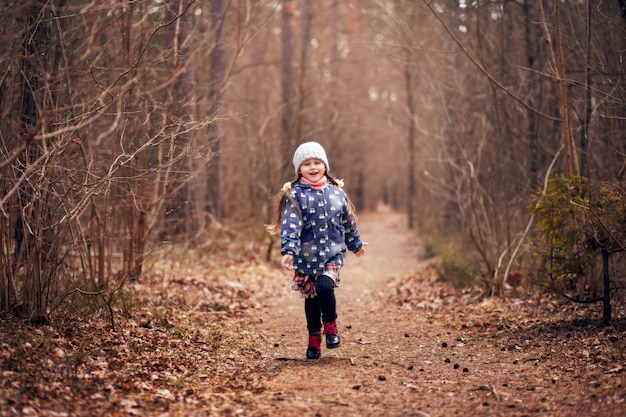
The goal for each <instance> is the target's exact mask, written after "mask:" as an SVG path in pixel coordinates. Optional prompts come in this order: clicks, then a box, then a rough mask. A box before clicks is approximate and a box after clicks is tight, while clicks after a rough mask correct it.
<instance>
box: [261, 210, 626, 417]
mask: <svg viewBox="0 0 626 417" xmlns="http://www.w3.org/2000/svg"><path fill="white" fill-rule="evenodd" d="M405 221H406V219H405V217H404V216H402V215H399V214H397V213H392V212H390V211H385V210H383V211H380V212H378V213H373V214H367V215H363V216H362V217H361V218H360V221H359V225H360V231H361V234H362V236H363V238H364V240H366V241H368V242H369V246H368V248H367V250H368V252H367V255H366V256H365V257H364V258H356V257H354V256H352V255H349V256H348V257H347V262H346V266H345V268H344V269H343V271H342V285H341V287H340V288H339V289H338V290H337V291H336V295H337V301H338V315H339V318H338V328H339V330H340V334H341V336H342V347H341V348H339V349H335V350H330V351H329V350H326V349H325V348H324V347H323V349H322V358H321V359H320V360H318V361H307V360H305V359H304V353H305V349H306V338H307V334H306V326H305V319H304V312H303V303H302V300H301V299H299V298H298V296H297V294H296V293H294V292H291V291H289V290H287V287H288V283H289V276H288V275H287V274H284V275H281V273H277V276H276V290H277V296H276V298H275V302H274V304H273V305H268V306H266V307H264V308H263V310H262V314H263V319H262V323H261V324H259V325H258V328H256V329H255V330H256V331H258V332H259V333H260V334H262V337H261V338H262V340H263V342H262V343H263V346H262V348H261V349H260V350H262V351H263V361H264V362H265V363H264V366H263V368H264V370H265V371H267V374H268V375H267V376H268V377H269V382H268V384H267V385H266V386H265V390H264V392H263V393H261V394H258V395H256V396H255V397H254V403H255V408H256V409H257V412H258V414H256V413H255V414H254V415H267V416H301V417H303V416H315V417H318V416H319V417H326V416H420V417H427V416H432V417H435V416H450V415H467V416H474V415H488V416H500V415H502V416H528V415H541V416H575V415H585V416H609V415H613V416H623V415H626V407H625V406H624V402H623V401H624V392H623V388H622V385H621V379H620V380H619V381H617V382H616V380H614V379H611V380H610V381H609V382H607V384H609V385H610V384H612V385H611V386H612V387H614V388H615V389H616V390H617V392H616V394H615V395H614V397H611V396H608V397H607V395H606V393H605V395H603V397H602V400H601V401H600V400H599V398H598V397H597V396H596V395H595V394H594V393H593V389H592V390H589V392H588V395H585V394H586V393H585V390H587V389H589V384H593V383H594V381H593V379H594V378H595V374H593V367H591V370H589V371H588V372H587V371H584V370H583V371H581V370H576V369H567V368H566V367H565V366H559V362H558V360H557V359H555V360H554V361H552V360H551V359H550V357H549V355H550V352H552V353H553V354H555V352H556V351H555V350H554V349H552V347H550V346H542V345H541V342H533V341H532V337H530V336H528V337H526V336H522V335H520V336H519V338H518V339H519V340H518V339H515V340H518V341H519V345H518V344H517V342H515V341H514V340H513V339H510V338H507V339H506V340H504V339H503V340H499V339H498V336H497V335H498V334H499V333H502V332H501V331H498V329H497V326H498V324H499V323H497V321H498V315H497V314H496V315H495V316H493V318H495V321H496V323H494V326H493V333H491V335H492V336H490V337H489V338H487V337H485V333H482V334H481V333H480V332H479V333H476V332H474V331H473V330H472V329H471V328H469V327H468V326H466V324H465V323H470V326H471V318H470V317H464V314H463V313H462V312H461V313H459V310H458V309H454V308H448V309H447V308H446V306H445V303H440V302H439V301H441V300H432V297H430V298H431V299H430V300H429V302H428V303H430V304H429V306H427V307H425V308H419V309H416V308H412V309H409V308H405V307H400V306H398V305H394V304H393V303H391V302H390V301H389V288H388V287H389V282H390V280H395V281H397V280H398V279H401V278H402V277H403V276H405V275H406V274H410V273H413V274H415V272H416V271H419V270H420V269H423V265H424V264H423V262H422V261H420V257H419V253H418V252H419V247H418V246H417V244H415V243H411V242H410V241H409V239H410V238H409V234H408V233H407V232H406V231H405ZM423 285H424V288H423V289H424V290H426V289H427V287H426V286H427V285H428V282H427V281H426V280H425V281H424V283H423ZM430 295H431V296H432V293H431V294H430ZM433 302H434V303H433ZM438 302H439V304H437V303H438ZM433 306H434V308H433ZM487 309H488V306H487ZM525 337H526V340H522V339H524V338H525ZM505 343H509V344H510V346H508V347H507V346H506V345H505ZM524 343H525V345H524ZM560 348H564V346H560ZM587 355H588V354H587ZM587 369H588V368H587ZM598 374H601V372H598ZM590 380H591V381H590ZM597 381H598V378H596V386H595V388H598V384H602V383H604V382H602V383H598V382H597ZM581 394H582V395H581ZM581 398H582V401H581Z"/></svg>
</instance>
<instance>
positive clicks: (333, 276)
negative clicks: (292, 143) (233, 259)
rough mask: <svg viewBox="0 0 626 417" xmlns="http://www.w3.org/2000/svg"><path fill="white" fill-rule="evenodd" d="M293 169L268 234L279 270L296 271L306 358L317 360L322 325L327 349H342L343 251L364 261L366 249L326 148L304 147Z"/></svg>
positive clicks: (294, 161) (295, 288)
mask: <svg viewBox="0 0 626 417" xmlns="http://www.w3.org/2000/svg"><path fill="white" fill-rule="evenodd" d="M293 166H294V169H295V172H296V175H297V178H296V179H295V180H293V181H291V182H288V183H285V185H284V186H283V189H282V190H281V193H280V194H279V196H280V198H279V202H278V204H277V207H276V212H275V214H274V219H273V222H272V224H271V225H269V226H268V228H267V229H268V231H269V232H270V233H273V234H280V238H281V251H280V252H281V255H282V260H281V266H282V268H283V269H289V270H294V277H293V281H292V284H291V288H292V289H293V290H295V291H299V292H300V294H301V295H302V297H303V298H304V312H305V315H306V321H307V328H308V331H309V344H308V347H307V351H306V357H307V359H318V358H319V357H320V354H321V341H322V335H321V333H320V332H321V329H322V324H323V327H324V334H325V335H326V348H328V349H333V348H337V347H339V346H341V339H340V338H339V334H338V332H337V324H336V320H337V308H336V307H337V306H336V304H337V303H336V299H335V288H336V287H338V286H339V271H340V270H341V267H342V266H343V264H344V258H345V254H346V251H347V250H349V251H351V252H353V253H354V254H355V255H356V256H363V255H364V254H365V246H366V245H367V243H366V242H363V241H362V240H361V237H360V235H359V231H358V229H357V226H356V217H355V214H354V207H353V206H352V203H351V202H350V200H349V198H348V196H347V195H346V193H345V192H344V191H343V190H342V189H341V187H342V186H343V183H342V182H341V181H338V180H336V179H335V178H333V177H332V175H330V174H329V173H328V171H329V169H330V168H329V164H328V158H327V157H326V152H325V151H324V148H323V147H322V146H321V145H320V144H319V143H317V142H306V143H303V144H302V145H300V146H299V147H298V149H296V152H295V153H294V156H293Z"/></svg>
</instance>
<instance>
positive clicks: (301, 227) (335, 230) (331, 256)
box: [280, 181, 363, 275]
mask: <svg viewBox="0 0 626 417" xmlns="http://www.w3.org/2000/svg"><path fill="white" fill-rule="evenodd" d="M290 197H291V198H290V199H288V200H287V202H286V203H285V206H284V208H283V212H282V214H281V225H280V238H281V251H280V252H281V254H282V255H285V254H288V253H289V254H291V255H293V257H294V262H293V265H294V268H295V269H296V270H297V271H299V272H301V273H303V274H313V275H319V274H321V273H323V272H324V265H326V264H327V263H336V264H339V265H343V260H344V257H345V254H346V249H348V250H350V251H352V252H356V251H358V250H359V249H360V248H361V246H362V245H363V242H362V241H361V236H360V235H359V231H358V230H357V227H356V220H355V218H354V214H353V213H352V212H351V211H350V207H349V205H348V198H347V196H346V193H345V192H344V191H343V190H342V189H341V188H339V187H337V186H335V185H331V184H330V183H327V184H326V186H324V188H323V189H320V190H317V189H315V188H313V187H312V186H311V185H309V184H307V183H305V182H302V181H299V182H298V183H296V184H295V185H294V186H293V188H292V189H291V191H290ZM296 205H297V206H296Z"/></svg>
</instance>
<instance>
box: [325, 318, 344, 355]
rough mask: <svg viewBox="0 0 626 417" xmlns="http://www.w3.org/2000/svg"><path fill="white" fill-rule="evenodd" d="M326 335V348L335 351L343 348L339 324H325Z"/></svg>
mask: <svg viewBox="0 0 626 417" xmlns="http://www.w3.org/2000/svg"><path fill="white" fill-rule="evenodd" d="M324 334H325V335H326V347H327V348H328V349H334V348H338V347H339V346H341V339H340V338H339V335H338V334H337V324H336V323H335V322H334V321H333V322H330V323H324Z"/></svg>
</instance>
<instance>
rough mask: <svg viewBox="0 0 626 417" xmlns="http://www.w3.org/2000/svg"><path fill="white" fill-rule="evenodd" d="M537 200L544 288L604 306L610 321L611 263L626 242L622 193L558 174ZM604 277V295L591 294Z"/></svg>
mask: <svg viewBox="0 0 626 417" xmlns="http://www.w3.org/2000/svg"><path fill="white" fill-rule="evenodd" d="M532 199H533V204H532V205H531V206H530V207H529V211H530V213H531V214H532V215H534V216H535V217H536V218H537V223H536V227H535V230H536V232H537V234H536V235H535V236H534V238H533V239H532V240H531V249H532V251H533V252H534V253H535V254H537V255H539V257H540V259H541V262H540V264H541V267H540V270H539V275H540V284H541V285H542V286H544V287H546V288H548V289H550V290H553V291H555V292H557V293H559V294H561V295H563V296H564V297H567V298H568V299H570V300H572V301H576V302H581V303H594V302H602V303H603V320H604V322H605V323H608V322H610V320H611V276H610V259H611V257H612V256H613V255H614V254H616V253H618V252H624V251H625V249H624V245H623V243H622V242H625V241H626V205H625V204H624V195H623V192H622V190H620V189H619V188H618V187H612V186H611V185H606V184H605V185H601V186H597V187H595V188H594V187H592V186H591V184H590V183H589V182H587V181H585V180H584V179H583V178H581V177H568V176H556V177H555V178H553V179H551V180H550V181H549V182H548V186H547V188H546V190H545V191H540V192H538V193H536V194H534V195H533V196H532ZM600 261H601V271H600V273H598V272H597V269H598V268H597V267H596V265H598V264H599V263H600ZM599 276H601V282H602V285H601V291H600V292H601V294H600V295H596V296H591V295H590V291H591V289H592V288H593V286H594V284H596V282H597V281H599V279H598V277H599ZM594 281H595V282H594ZM581 282H584V285H582V286H581V285H579V284H580V283H581Z"/></svg>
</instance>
